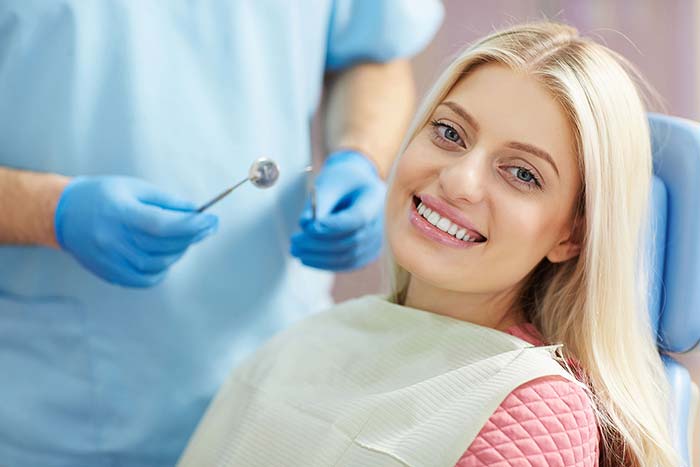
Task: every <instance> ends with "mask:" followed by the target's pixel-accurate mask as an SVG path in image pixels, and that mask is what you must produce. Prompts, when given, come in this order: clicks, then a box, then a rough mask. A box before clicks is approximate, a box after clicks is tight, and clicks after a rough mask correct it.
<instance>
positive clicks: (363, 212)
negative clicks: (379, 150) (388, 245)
mask: <svg viewBox="0 0 700 467" xmlns="http://www.w3.org/2000/svg"><path fill="white" fill-rule="evenodd" d="M314 182H315V185H316V218H315V219H314V218H313V214H312V209H311V205H310V203H307V206H306V208H305V209H304V211H303V212H302V214H301V217H300V219H299V224H300V226H301V228H302V231H301V232H299V233H298V234H295V235H293V236H292V242H291V249H290V252H291V254H292V255H293V256H296V257H297V258H299V259H300V260H301V262H302V263H304V264H305V265H307V266H312V267H316V268H321V269H326V270H330V271H350V270H353V269H357V268H360V267H362V266H365V265H367V264H368V263H370V262H371V261H373V260H375V259H377V257H378V256H379V253H380V252H381V249H382V240H383V236H382V232H383V225H384V196H385V194H386V184H385V183H384V181H383V180H382V179H381V178H379V174H378V173H377V169H376V167H375V166H374V164H373V163H372V162H371V161H370V160H369V159H367V157H365V156H364V155H362V154H361V153H359V152H356V151H352V150H343V151H338V152H336V153H334V154H331V155H330V156H328V158H327V159H326V161H325V163H324V164H323V167H322V168H321V172H320V173H319V175H318V177H317V178H316V179H315V181H314Z"/></svg>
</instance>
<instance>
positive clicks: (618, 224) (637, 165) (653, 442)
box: [387, 22, 681, 467]
mask: <svg viewBox="0 0 700 467" xmlns="http://www.w3.org/2000/svg"><path fill="white" fill-rule="evenodd" d="M485 63H500V64H504V65H507V66H509V67H511V68H512V69H514V70H519V71H524V72H527V73H529V74H530V75H531V76H534V77H535V78H536V79H538V80H539V82H540V83H542V85H544V86H545V87H546V88H547V89H548V90H549V92H550V93H551V95H552V96H554V97H555V98H556V99H557V100H558V102H559V104H560V105H561V106H562V108H563V109H564V111H565V113H566V114H567V116H568V118H569V122H570V125H571V128H572V131H573V134H574V138H575V143H576V153H577V155H578V163H579V168H580V175H581V180H582V182H583V183H582V186H583V189H582V192H581V194H580V198H579V200H578V205H577V208H576V213H574V214H575V218H576V225H578V228H577V230H578V233H579V235H580V237H579V238H580V240H581V246H582V248H581V254H580V255H578V257H576V258H574V259H571V260H569V261H566V262H563V263H556V264H554V263H550V262H549V261H547V259H546V258H545V259H543V260H542V262H541V263H540V264H539V265H538V266H537V267H536V268H535V269H534V270H533V271H532V272H531V273H530V275H529V277H528V279H527V281H526V285H525V287H524V289H523V290H522V292H521V303H520V305H521V306H522V307H523V309H524V310H525V312H526V313H527V315H528V317H529V318H530V319H531V320H532V322H533V323H534V324H535V326H536V327H537V328H538V330H539V331H540V332H541V333H542V336H543V338H544V340H545V341H548V342H557V343H563V344H564V349H565V350H564V352H565V356H566V357H567V358H572V359H574V360H576V361H578V363H579V364H580V365H581V367H582V368H583V369H584V372H585V382H586V383H587V384H588V386H589V388H590V389H591V394H592V395H593V400H594V406H595V407H594V408H595V410H596V413H597V416H598V423H599V426H600V429H601V434H602V446H601V465H625V466H669V467H671V466H673V467H677V466H678V465H681V461H680V459H679V458H678V457H677V454H676V453H675V451H674V449H673V447H672V442H671V436H670V432H669V423H668V420H667V418H666V416H665V415H664V413H665V412H667V410H668V405H667V404H668V388H667V382H666V378H665V374H664V371H663V365H662V363H661V359H660V357H659V354H658V351H657V349H656V340H655V333H654V332H653V331H652V330H651V328H650V324H649V317H648V312H647V304H646V301H647V300H646V296H645V294H644V293H643V292H642V290H644V289H645V287H639V284H640V283H641V284H647V283H648V282H647V281H646V277H647V276H646V267H645V264H644V258H640V252H641V251H644V250H643V246H642V242H643V239H644V235H642V234H643V229H642V226H643V225H644V220H645V219H646V215H647V212H646V211H647V206H648V194H649V190H650V182H651V170H652V165H651V147H650V140H649V127H648V122H647V119H646V113H645V108H644V105H643V103H642V99H641V97H640V92H639V91H638V89H637V86H636V85H635V80H639V79H640V78H639V75H638V74H637V73H636V71H635V70H634V67H632V65H631V64H630V63H629V62H627V61H626V60H625V59H624V58H623V57H621V56H619V55H618V54H616V53H615V52H613V51H611V50H609V49H607V48H606V47H604V46H602V45H600V44H598V43H596V42H593V41H591V40H588V39H585V38H582V37H580V36H579V34H578V31H576V29H574V28H572V27H570V26H567V25H563V24H557V23H550V22H542V23H533V24H526V25H521V26H515V27H512V28H509V29H506V30H503V31H500V32H496V33H494V34H492V35H489V36H488V37H486V38H484V39H482V40H480V41H478V42H476V43H475V44H473V45H471V46H470V47H468V48H466V49H465V50H464V51H463V52H461V53H460V54H459V55H458V56H457V58H456V59H455V60H453V61H452V63H451V64H450V65H449V66H448V67H447V69H446V70H445V71H444V72H443V73H442V75H441V76H440V77H439V78H438V80H437V82H436V83H435V85H434V86H433V88H432V89H431V90H430V91H429V93H428V94H427V95H426V97H425V99H424V100H423V103H422V104H421V106H420V107H419V109H418V112H417V115H416V118H415V119H414V121H413V123H412V125H411V127H410V128H409V131H408V133H407V136H406V138H405V140H404V143H403V145H402V148H401V151H400V153H399V154H403V152H404V150H405V149H406V146H407V145H408V144H409V143H410V142H411V140H412V139H413V138H414V136H415V135H416V134H417V133H418V132H419V131H420V130H421V129H422V128H423V127H424V126H425V124H426V123H427V120H428V119H429V118H430V115H431V114H432V113H433V111H434V109H435V107H436V106H437V105H438V104H439V103H440V102H441V101H442V100H443V99H444V98H445V96H446V95H447V94H448V92H449V91H450V90H451V89H452V87H453V86H454V85H455V84H456V83H457V82H458V81H459V80H460V79H461V78H463V77H464V76H465V75H466V74H468V73H469V72H470V71H472V70H474V69H475V67H477V66H479V65H481V64H485ZM399 157H400V156H399ZM395 168H396V164H395V165H394V171H392V174H391V176H390V183H391V182H392V181H393V177H394V172H395ZM387 259H388V265H389V270H390V271H391V278H390V279H391V285H390V287H391V291H390V296H391V298H392V299H393V300H394V301H396V302H397V303H403V301H404V298H405V294H406V290H407V287H408V283H409V279H410V274H409V273H408V271H406V270H405V269H403V268H402V267H401V266H399V265H398V264H397V263H396V261H395V260H394V259H393V257H392V256H391V253H390V252H389V253H388V254H387ZM579 376H580V375H579Z"/></svg>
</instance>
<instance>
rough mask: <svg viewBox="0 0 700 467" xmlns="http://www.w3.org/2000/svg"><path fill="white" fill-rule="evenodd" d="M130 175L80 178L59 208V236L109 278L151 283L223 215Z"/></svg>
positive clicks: (132, 284) (65, 245)
mask: <svg viewBox="0 0 700 467" xmlns="http://www.w3.org/2000/svg"><path fill="white" fill-rule="evenodd" d="M196 209H197V208H196V206H194V205H193V204H192V203H190V202H187V201H183V200H181V199H178V198H176V197H174V196H171V195H169V194H167V193H164V192H162V191H160V190H159V189H157V188H156V187H154V186H153V185H150V184H148V183H146V182H144V181H142V180H139V179H135V178H129V177H116V176H103V177H78V178H75V179H74V180H73V181H71V183H70V184H69V185H68V186H67V187H66V188H65V189H64V191H63V193H62V194H61V198H60V199H59V202H58V206H57V207H56V215H55V228H56V238H57V240H58V243H59V245H60V246H61V248H62V249H63V250H65V251H67V252H69V253H70V254H72V255H73V256H74V257H75V258H76V259H77V260H78V262H80V264H82V265H83V266H84V267H85V268H87V269H88V270H90V271H92V272H93V273H94V274H96V275H97V276H99V277H101V278H102V279H105V280H107V281H109V282H112V283H115V284H119V285H124V286H129V287H149V286H152V285H154V284H157V283H158V282H160V281H161V280H162V279H163V277H164V276H165V273H166V272H167V269H168V268H169V267H170V266H171V265H172V264H173V263H175V261H177V260H178V259H180V257H181V256H182V255H183V254H184V252H185V250H187V247H189V246H190V245H191V244H192V243H195V242H197V241H199V240H201V239H203V238H204V237H206V236H207V235H209V234H211V233H212V232H214V231H215V230H216V227H217V225H218V218H217V217H216V216H214V215H211V214H198V213H196V212H195V210H196Z"/></svg>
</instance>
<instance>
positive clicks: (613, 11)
mask: <svg viewBox="0 0 700 467" xmlns="http://www.w3.org/2000/svg"><path fill="white" fill-rule="evenodd" d="M443 4H444V5H445V13H446V14H445V20H444V22H443V25H442V28H441V29H440V31H439V32H438V34H437V36H436V37H435V39H434V40H433V42H432V43H431V44H430V46H429V47H428V48H427V49H426V50H425V51H424V52H423V53H422V54H420V55H419V56H417V57H415V59H414V60H413V67H414V71H415V74H416V85H417V92H418V96H419V97H421V96H422V95H423V93H424V92H426V91H427V89H428V87H429V86H430V84H431V83H432V82H433V81H434V79H435V78H436V77H437V75H438V74H439V73H440V71H441V70H442V69H443V68H444V66H445V65H446V64H447V63H448V62H449V60H450V57H452V56H453V55H454V54H455V53H456V52H457V51H458V50H460V49H461V48H462V47H464V45H466V44H467V43H469V42H471V41H472V40H474V39H477V38H479V37H481V36H484V35H486V34H488V33H489V32H491V31H493V30H494V29H499V28H501V27H504V26H508V25H510V24H515V23H520V22H524V21H531V20H538V19H549V20H555V21H561V22H565V23H568V24H570V25H572V26H574V27H576V28H578V30H579V31H580V32H581V34H582V35H584V36H588V37H592V38H594V39H595V40H597V41H599V42H602V43H603V44H605V45H607V46H608V47H609V48H611V49H613V50H615V51H617V52H619V53H621V54H622V55H623V56H625V57H626V58H627V59H628V60H630V61H631V62H632V63H634V64H635V65H636V66H637V67H638V69H639V70H640V71H641V73H642V74H643V75H644V76H645V77H646V79H647V80H648V82H649V83H650V84H651V86H652V87H653V88H654V89H655V90H656V91H658V93H659V94H660V96H661V97H662V98H663V105H664V107H665V111H666V112H667V113H669V114H672V115H676V116H680V117H684V118H689V119H692V120H700V0H490V1H477V0H444V1H443ZM654 110H659V109H654ZM698 214H699V215H700V213H698ZM699 285H700V284H699ZM380 291H382V272H381V265H380V264H378V263H375V264H373V265H371V266H368V267H367V268H365V269H363V270H361V271H357V272H353V273H347V274H339V275H338V276H337V277H336V282H335V288H334V297H335V299H336V300H337V301H341V300H344V299H347V298H350V297H356V296H358V295H362V294H365V293H378V292H380ZM699 312H700V311H699ZM677 358H678V360H680V361H681V362H682V363H683V364H684V365H685V366H686V367H687V368H689V369H690V371H691V373H692V378H693V380H694V381H695V382H696V383H697V384H700V351H696V352H695V353H694V354H690V355H681V356H677ZM695 435H696V439H695V440H694V442H693V445H694V447H695V454H694V460H695V467H700V417H699V419H698V420H696V428H695Z"/></svg>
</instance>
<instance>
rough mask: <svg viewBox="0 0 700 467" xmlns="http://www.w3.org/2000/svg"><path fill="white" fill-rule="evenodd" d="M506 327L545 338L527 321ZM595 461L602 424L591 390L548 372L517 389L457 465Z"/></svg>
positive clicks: (530, 338)
mask: <svg viewBox="0 0 700 467" xmlns="http://www.w3.org/2000/svg"><path fill="white" fill-rule="evenodd" d="M506 332H507V333H509V334H512V335H514V336H516V337H519V338H521V339H523V340H525V341H527V342H529V343H531V344H533V345H542V344H543V343H542V341H541V340H540V334H539V332H538V331H537V329H536V328H535V327H534V326H533V325H532V324H529V323H527V324H524V325H516V326H512V327H510V328H508V329H507V330H506ZM597 465H598V426H597V424H596V420H595V415H594V413H593V409H592V402H591V399H590V397H589V395H588V394H587V393H586V391H585V390H584V389H582V388H580V387H579V386H577V385H576V384H574V383H573V382H571V381H569V380H566V379H564V378H562V377H560V376H546V377H542V378H538V379H535V380H533V381H529V382H527V383H525V384H523V385H521V386H518V387H517V388H516V389H514V390H513V392H511V393H510V394H509V395H508V396H507V397H506V398H505V399H504V400H503V402H501V405H500V406H499V407H498V408H497V409H496V411H495V412H494V413H493V414H492V415H491V417H490V418H489V419H488V421H487V422H486V424H485V425H484V427H483V428H482V429H481V431H480V432H479V434H478V435H477V436H476V438H475V439H474V441H473V442H472V444H471V446H469V449H467V452H465V453H464V454H463V455H462V457H461V458H460V459H459V462H457V465H456V466H455V467H476V466H491V467H515V466H518V467H520V466H523V467H526V466H538V467H539V466H542V467H544V466H559V467H563V466H577V467H588V466H597Z"/></svg>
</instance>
